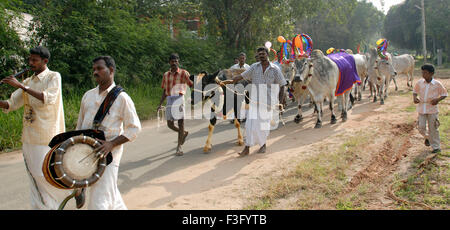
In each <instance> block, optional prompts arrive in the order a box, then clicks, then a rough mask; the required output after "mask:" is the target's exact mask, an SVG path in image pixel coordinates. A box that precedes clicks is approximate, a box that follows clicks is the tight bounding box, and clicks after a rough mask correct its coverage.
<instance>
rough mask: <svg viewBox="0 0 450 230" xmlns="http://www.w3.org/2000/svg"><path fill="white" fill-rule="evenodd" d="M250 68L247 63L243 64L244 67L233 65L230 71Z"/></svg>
mask: <svg viewBox="0 0 450 230" xmlns="http://www.w3.org/2000/svg"><path fill="white" fill-rule="evenodd" d="M249 68H250V66H249V65H248V64H247V63H244V66H242V67H241V66H240V65H239V63H237V64H234V65H233V66H231V67H230V69H245V70H248V69H249Z"/></svg>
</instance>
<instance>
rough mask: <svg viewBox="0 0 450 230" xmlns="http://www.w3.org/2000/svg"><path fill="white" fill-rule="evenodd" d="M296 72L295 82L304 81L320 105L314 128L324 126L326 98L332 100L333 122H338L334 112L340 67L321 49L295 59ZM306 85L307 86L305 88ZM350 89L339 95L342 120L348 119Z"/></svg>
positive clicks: (318, 105)
mask: <svg viewBox="0 0 450 230" xmlns="http://www.w3.org/2000/svg"><path fill="white" fill-rule="evenodd" d="M295 67H296V73H295V77H294V80H293V81H294V82H297V83H300V82H301V83H302V84H303V86H304V87H303V88H304V89H307V90H308V91H309V93H310V94H311V96H312V99H313V101H314V103H315V104H316V105H317V107H318V111H317V122H316V125H315V126H314V128H321V127H322V107H323V101H324V99H325V98H328V99H329V101H330V104H329V106H330V111H331V124H335V123H336V122H337V119H336V116H335V114H334V100H335V97H336V96H335V91H336V88H337V84H338V80H339V68H338V66H337V64H336V63H335V62H334V61H332V60H331V59H330V58H328V57H327V56H325V55H324V54H323V52H322V51H320V50H313V51H312V53H311V58H303V59H296V60H295ZM305 87H306V88H305ZM349 94H350V90H348V91H346V92H345V93H343V94H342V95H340V96H338V97H337V99H338V104H339V107H340V108H341V118H342V121H344V122H345V121H346V120H347V109H348V103H349Z"/></svg>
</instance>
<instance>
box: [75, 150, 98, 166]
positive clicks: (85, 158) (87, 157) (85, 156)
mask: <svg viewBox="0 0 450 230" xmlns="http://www.w3.org/2000/svg"><path fill="white" fill-rule="evenodd" d="M94 153H96V152H95V150H94V151H92V152H91V153H89V154H88V155H86V156H85V157H83V159H81V160H80V161H78V163H81V162H82V161H84V160H85V159H86V158H88V157H89V156H91V155H92V154H94Z"/></svg>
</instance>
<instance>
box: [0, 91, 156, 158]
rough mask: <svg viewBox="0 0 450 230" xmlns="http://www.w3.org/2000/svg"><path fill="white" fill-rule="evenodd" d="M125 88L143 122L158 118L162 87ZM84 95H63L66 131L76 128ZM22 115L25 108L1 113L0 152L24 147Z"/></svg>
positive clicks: (79, 93) (82, 93) (82, 92)
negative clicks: (22, 141) (157, 111)
mask: <svg viewBox="0 0 450 230" xmlns="http://www.w3.org/2000/svg"><path fill="white" fill-rule="evenodd" d="M123 87H124V89H125V91H126V92H127V94H128V95H130V97H131V99H132V100H133V102H134V105H135V107H136V112H137V114H138V116H139V118H140V120H141V121H142V120H147V119H151V118H153V117H155V116H156V108H157V106H158V104H159V100H160V98H161V94H162V89H161V87H159V86H152V85H148V84H147V85H146V84H141V85H137V86H123ZM84 93H85V90H80V92H77V93H67V94H63V104H64V119H65V123H66V130H74V129H75V128H76V125H77V120H78V113H79V111H80V103H81V98H82V97H83V95H84ZM22 115H23V108H21V109H19V110H17V111H14V112H11V113H8V114H5V113H3V112H0V124H1V126H0V133H2V135H1V136H0V152H9V151H13V150H17V149H20V148H21V147H22V143H21V136H22Z"/></svg>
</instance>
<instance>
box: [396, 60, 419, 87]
mask: <svg viewBox="0 0 450 230" xmlns="http://www.w3.org/2000/svg"><path fill="white" fill-rule="evenodd" d="M414 62H415V60H414V57H413V56H412V55H410V54H402V55H399V56H392V65H393V67H394V69H395V71H396V72H397V76H399V75H400V74H405V75H406V84H407V86H408V87H413V78H414V76H413V73H414Z"/></svg>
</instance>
